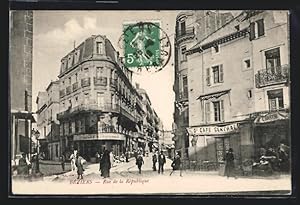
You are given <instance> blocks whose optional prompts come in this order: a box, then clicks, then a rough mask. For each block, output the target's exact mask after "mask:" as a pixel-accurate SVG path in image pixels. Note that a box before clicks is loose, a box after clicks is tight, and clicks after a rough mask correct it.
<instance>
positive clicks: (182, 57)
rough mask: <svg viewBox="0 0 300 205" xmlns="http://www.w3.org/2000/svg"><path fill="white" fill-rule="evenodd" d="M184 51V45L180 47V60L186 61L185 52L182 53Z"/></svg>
mask: <svg viewBox="0 0 300 205" xmlns="http://www.w3.org/2000/svg"><path fill="white" fill-rule="evenodd" d="M185 51H186V46H182V47H181V61H186V54H185V53H184V52H185Z"/></svg>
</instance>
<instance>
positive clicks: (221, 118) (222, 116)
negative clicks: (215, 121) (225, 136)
mask: <svg viewBox="0 0 300 205" xmlns="http://www.w3.org/2000/svg"><path fill="white" fill-rule="evenodd" d="M220 112H221V113H220V114H221V117H220V120H221V121H224V100H221V101H220Z"/></svg>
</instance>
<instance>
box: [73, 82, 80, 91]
mask: <svg viewBox="0 0 300 205" xmlns="http://www.w3.org/2000/svg"><path fill="white" fill-rule="evenodd" d="M72 87H73V92H74V91H76V90H78V89H79V85H78V82H76V83H73V85H72Z"/></svg>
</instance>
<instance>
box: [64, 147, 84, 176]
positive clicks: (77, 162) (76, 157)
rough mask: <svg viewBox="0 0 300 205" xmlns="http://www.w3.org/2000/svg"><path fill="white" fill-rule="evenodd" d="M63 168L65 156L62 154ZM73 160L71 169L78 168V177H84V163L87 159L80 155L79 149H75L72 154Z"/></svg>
mask: <svg viewBox="0 0 300 205" xmlns="http://www.w3.org/2000/svg"><path fill="white" fill-rule="evenodd" d="M61 158H62V169H63V170H64V169H65V165H64V163H65V156H64V155H62V157H61ZM70 160H71V171H72V172H73V171H76V170H77V179H83V172H84V167H83V165H84V163H86V160H85V159H84V158H83V157H82V156H80V154H79V152H78V151H77V150H74V152H73V153H72V154H71V156H70Z"/></svg>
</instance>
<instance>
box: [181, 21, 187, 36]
mask: <svg viewBox="0 0 300 205" xmlns="http://www.w3.org/2000/svg"><path fill="white" fill-rule="evenodd" d="M180 31H181V35H184V34H185V33H186V24H185V20H183V21H182V22H180Z"/></svg>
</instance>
